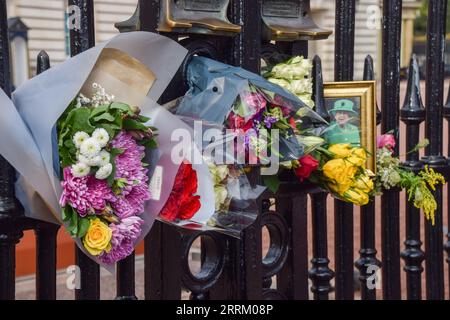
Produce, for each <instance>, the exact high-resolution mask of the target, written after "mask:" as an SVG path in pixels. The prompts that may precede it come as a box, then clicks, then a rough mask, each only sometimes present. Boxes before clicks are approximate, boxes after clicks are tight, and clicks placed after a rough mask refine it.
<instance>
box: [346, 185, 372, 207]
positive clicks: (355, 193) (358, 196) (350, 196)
mask: <svg viewBox="0 0 450 320" xmlns="http://www.w3.org/2000/svg"><path fill="white" fill-rule="evenodd" d="M344 197H345V199H347V200H348V201H350V202H352V203H354V204H356V205H358V206H364V205H366V204H368V203H369V196H368V194H367V193H364V192H362V191H361V190H358V189H353V188H351V189H349V190H347V192H345V194H344Z"/></svg>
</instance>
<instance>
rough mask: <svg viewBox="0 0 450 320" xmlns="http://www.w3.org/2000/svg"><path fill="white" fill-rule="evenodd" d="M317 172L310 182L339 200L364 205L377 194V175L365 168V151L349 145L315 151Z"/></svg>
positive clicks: (312, 173)
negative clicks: (375, 182)
mask: <svg viewBox="0 0 450 320" xmlns="http://www.w3.org/2000/svg"><path fill="white" fill-rule="evenodd" d="M313 158H314V159H317V160H316V161H317V167H316V170H314V171H312V172H311V174H310V176H309V177H308V178H309V180H310V181H311V182H312V183H314V184H316V185H318V186H320V187H322V188H323V189H325V190H327V191H329V192H330V193H331V194H333V195H334V196H335V197H336V198H339V199H341V200H343V201H346V202H351V203H353V204H356V205H359V206H363V205H366V204H367V203H369V199H370V197H371V196H372V195H373V194H374V182H373V181H372V178H373V177H374V176H375V175H374V173H373V172H372V171H370V170H369V169H367V168H366V166H365V164H366V161H367V154H366V151H365V150H364V149H362V148H355V147H351V146H350V144H334V145H330V146H328V147H327V148H318V149H316V150H315V151H314V152H313Z"/></svg>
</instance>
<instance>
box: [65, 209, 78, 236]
mask: <svg viewBox="0 0 450 320" xmlns="http://www.w3.org/2000/svg"><path fill="white" fill-rule="evenodd" d="M67 231H69V232H70V235H71V236H73V237H75V236H76V235H77V233H78V214H77V213H76V212H73V214H72V216H71V218H70V224H69V227H68V229H67Z"/></svg>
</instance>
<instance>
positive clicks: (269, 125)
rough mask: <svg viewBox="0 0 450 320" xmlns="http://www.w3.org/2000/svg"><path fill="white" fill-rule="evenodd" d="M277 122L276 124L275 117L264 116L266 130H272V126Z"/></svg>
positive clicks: (276, 119)
mask: <svg viewBox="0 0 450 320" xmlns="http://www.w3.org/2000/svg"><path fill="white" fill-rule="evenodd" d="M277 122H278V118H277V117H273V116H266V117H265V118H264V124H265V125H266V128H267V129H270V128H272V125H273V124H274V123H277Z"/></svg>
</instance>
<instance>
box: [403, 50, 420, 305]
mask: <svg viewBox="0 0 450 320" xmlns="http://www.w3.org/2000/svg"><path fill="white" fill-rule="evenodd" d="M400 118H401V120H402V121H403V122H404V123H405V124H406V149H407V150H412V149H413V148H414V147H415V146H416V145H417V143H419V138H420V124H421V123H422V122H423V121H424V120H425V108H424V106H423V103H422V96H421V94H420V75H419V65H418V63H417V59H416V57H415V56H413V57H412V58H411V63H410V66H409V72H408V88H407V92H406V98H405V103H404V104H403V107H402V109H401V110H400ZM404 166H405V167H406V168H408V169H409V170H411V171H413V172H416V173H417V172H418V171H420V169H421V168H422V163H421V162H420V161H419V153H418V152H414V153H409V154H408V155H407V158H406V162H405V163H404ZM405 198H406V213H405V214H406V240H405V242H404V244H405V250H404V251H403V252H402V254H401V257H402V258H403V259H404V260H405V266H404V268H403V269H404V270H405V272H406V287H407V297H408V300H420V299H422V272H423V267H422V262H423V260H425V253H424V252H423V251H422V249H421V246H422V241H421V240H420V217H421V213H420V210H419V209H417V208H416V207H414V204H413V203H411V202H409V201H408V195H405Z"/></svg>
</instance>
